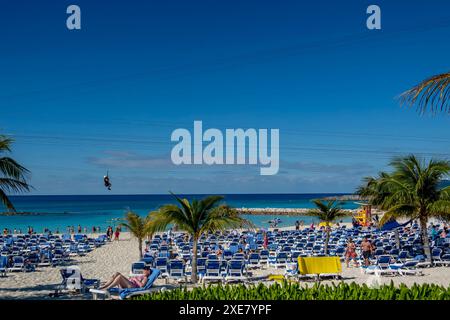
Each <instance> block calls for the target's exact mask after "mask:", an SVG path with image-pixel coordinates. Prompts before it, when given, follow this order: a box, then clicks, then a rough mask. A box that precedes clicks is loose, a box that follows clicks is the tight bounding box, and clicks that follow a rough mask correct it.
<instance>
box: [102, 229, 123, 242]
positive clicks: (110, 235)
mask: <svg viewBox="0 0 450 320" xmlns="http://www.w3.org/2000/svg"><path fill="white" fill-rule="evenodd" d="M120 232H122V228H121V227H120V226H117V227H116V229H115V231H114V232H113V228H112V227H111V226H109V227H108V228H107V229H106V237H107V238H108V240H109V241H112V240H113V235H114V240H115V241H119V237H120Z"/></svg>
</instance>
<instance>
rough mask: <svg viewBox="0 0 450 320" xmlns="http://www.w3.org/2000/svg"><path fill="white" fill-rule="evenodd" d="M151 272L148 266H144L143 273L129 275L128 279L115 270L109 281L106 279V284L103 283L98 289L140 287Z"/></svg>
mask: <svg viewBox="0 0 450 320" xmlns="http://www.w3.org/2000/svg"><path fill="white" fill-rule="evenodd" d="M151 273H152V271H151V269H150V267H145V268H144V273H143V274H142V275H141V276H137V277H131V278H130V279H128V278H127V277H125V276H124V275H122V274H121V273H119V272H117V273H115V274H114V275H113V276H112V278H111V280H110V281H108V282H107V283H106V284H104V285H103V286H102V287H100V288H99V289H100V290H107V289H110V288H114V287H119V288H121V289H126V288H142V287H143V286H145V284H146V283H147V281H148V278H149V277H150V275H151Z"/></svg>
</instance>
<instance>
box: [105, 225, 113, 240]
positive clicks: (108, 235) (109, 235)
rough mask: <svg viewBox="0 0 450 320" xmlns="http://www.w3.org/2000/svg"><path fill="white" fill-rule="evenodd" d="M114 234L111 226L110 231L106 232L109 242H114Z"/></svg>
mask: <svg viewBox="0 0 450 320" xmlns="http://www.w3.org/2000/svg"><path fill="white" fill-rule="evenodd" d="M112 234H113V231H112V227H111V226H109V227H108V230H106V236H107V237H108V240H109V241H111V240H112Z"/></svg>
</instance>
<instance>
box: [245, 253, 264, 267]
mask: <svg viewBox="0 0 450 320" xmlns="http://www.w3.org/2000/svg"><path fill="white" fill-rule="evenodd" d="M260 258H261V257H260V255H259V254H258V253H250V255H249V256H248V266H249V267H253V268H257V267H259V261H260Z"/></svg>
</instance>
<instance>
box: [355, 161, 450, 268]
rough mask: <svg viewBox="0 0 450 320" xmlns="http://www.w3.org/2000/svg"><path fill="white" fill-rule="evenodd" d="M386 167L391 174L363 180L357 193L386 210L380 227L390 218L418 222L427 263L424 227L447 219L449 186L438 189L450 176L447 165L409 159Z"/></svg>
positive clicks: (443, 162)
mask: <svg viewBox="0 0 450 320" xmlns="http://www.w3.org/2000/svg"><path fill="white" fill-rule="evenodd" d="M390 165H391V167H392V168H393V171H392V172H391V173H385V172H383V173H381V174H379V176H378V177H376V178H366V180H365V183H364V184H363V185H362V186H361V187H360V188H359V190H358V193H359V194H361V195H362V196H365V197H367V198H368V200H369V202H370V203H371V204H373V205H375V206H378V207H379V208H380V209H382V210H386V212H385V214H384V215H383V217H382V219H381V220H380V225H382V224H384V223H386V222H387V221H389V220H390V219H392V218H401V217H407V218H410V219H418V220H419V222H420V228H421V232H422V240H423V245H424V251H425V255H426V256H427V259H428V260H429V261H431V249H430V243H429V239H428V232H427V223H428V220H429V218H431V217H442V218H448V217H449V216H450V186H447V187H441V183H442V180H443V179H444V178H445V176H447V175H448V174H449V173H450V161H443V160H430V161H429V162H425V161H424V160H422V159H418V158H417V157H415V156H414V155H410V156H407V157H403V158H394V159H393V160H392V161H391V163H390Z"/></svg>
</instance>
